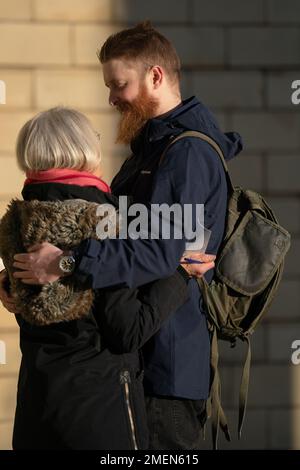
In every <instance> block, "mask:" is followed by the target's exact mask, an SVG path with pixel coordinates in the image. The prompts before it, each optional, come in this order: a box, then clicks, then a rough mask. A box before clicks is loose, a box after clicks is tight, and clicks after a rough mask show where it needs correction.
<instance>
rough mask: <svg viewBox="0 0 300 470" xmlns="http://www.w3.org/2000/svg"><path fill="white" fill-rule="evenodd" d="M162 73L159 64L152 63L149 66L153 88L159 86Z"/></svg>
mask: <svg viewBox="0 0 300 470" xmlns="http://www.w3.org/2000/svg"><path fill="white" fill-rule="evenodd" d="M164 75H165V74H164V71H163V69H162V68H161V67H160V66H159V65H154V66H153V67H152V68H151V82H152V86H153V88H154V89H157V88H159V87H160V86H161V84H162V81H163V78H164Z"/></svg>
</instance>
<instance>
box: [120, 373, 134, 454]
mask: <svg viewBox="0 0 300 470" xmlns="http://www.w3.org/2000/svg"><path fill="white" fill-rule="evenodd" d="M130 382H131V378H130V372H129V371H128V370H124V371H122V372H121V374H120V383H121V384H122V385H124V390H125V403H126V408H127V413H128V418H129V424H130V430H131V437H132V441H133V447H134V450H138V446H137V440H136V430H135V424H134V420H133V413H132V408H131V403H130V389H129V384H130Z"/></svg>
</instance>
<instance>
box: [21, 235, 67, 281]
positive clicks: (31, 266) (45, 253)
mask: <svg viewBox="0 0 300 470" xmlns="http://www.w3.org/2000/svg"><path fill="white" fill-rule="evenodd" d="M62 254H63V251H62V250H60V249H59V248H57V247H56V246H54V245H51V243H47V242H44V243H41V244H40V245H34V246H32V247H30V248H29V250H28V253H20V254H17V255H15V256H14V260H15V262H14V264H13V266H14V267H15V268H18V269H19V271H15V272H14V274H13V276H14V277H15V278H18V279H20V280H21V281H22V282H23V283H24V284H42V285H43V284H47V283H48V282H54V281H57V280H58V279H59V278H60V277H62V273H61V271H60V269H59V259H60V256H61V255H62Z"/></svg>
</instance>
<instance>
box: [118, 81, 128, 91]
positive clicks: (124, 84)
mask: <svg viewBox="0 0 300 470" xmlns="http://www.w3.org/2000/svg"><path fill="white" fill-rule="evenodd" d="M126 85H127V83H118V84H117V85H116V87H117V88H118V89H119V90H122V89H123V88H125V87H126Z"/></svg>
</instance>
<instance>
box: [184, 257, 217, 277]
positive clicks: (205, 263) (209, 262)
mask: <svg viewBox="0 0 300 470" xmlns="http://www.w3.org/2000/svg"><path fill="white" fill-rule="evenodd" d="M186 258H188V259H192V260H194V261H200V263H189V261H187V260H186ZM215 259H216V256H215V255H209V254H206V253H197V252H193V253H191V252H189V253H187V252H185V253H183V255H182V258H181V260H180V264H181V266H182V267H183V268H184V269H185V270H186V272H187V273H188V274H189V275H190V276H191V277H199V278H200V277H202V276H203V275H204V274H205V273H206V272H207V271H209V270H210V269H213V268H214V267H215V263H214V261H215Z"/></svg>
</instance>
